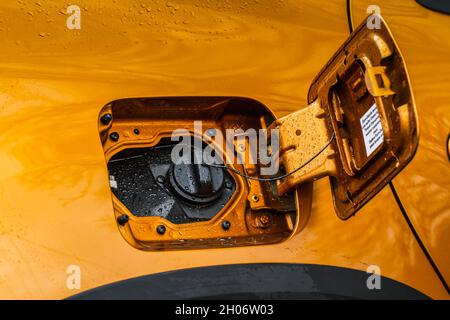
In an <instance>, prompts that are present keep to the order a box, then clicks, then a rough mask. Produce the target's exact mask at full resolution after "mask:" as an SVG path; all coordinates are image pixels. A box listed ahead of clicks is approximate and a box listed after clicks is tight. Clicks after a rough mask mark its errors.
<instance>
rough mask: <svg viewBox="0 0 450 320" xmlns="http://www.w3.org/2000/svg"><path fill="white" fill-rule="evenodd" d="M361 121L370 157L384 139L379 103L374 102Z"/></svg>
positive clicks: (367, 152)
mask: <svg viewBox="0 0 450 320" xmlns="http://www.w3.org/2000/svg"><path fill="white" fill-rule="evenodd" d="M359 121H360V122H361V128H362V133H363V137H364V144H365V146H366V154H367V157H370V155H371V154H372V153H373V152H374V151H375V150H376V149H377V148H378V147H379V146H380V145H381V144H382V143H383V140H384V134H383V127H382V126H381V119H380V115H379V114H378V109H377V105H376V104H375V103H374V104H373V105H372V106H371V107H370V109H369V110H368V111H367V112H366V113H365V114H364V115H363V116H362V117H361V119H359Z"/></svg>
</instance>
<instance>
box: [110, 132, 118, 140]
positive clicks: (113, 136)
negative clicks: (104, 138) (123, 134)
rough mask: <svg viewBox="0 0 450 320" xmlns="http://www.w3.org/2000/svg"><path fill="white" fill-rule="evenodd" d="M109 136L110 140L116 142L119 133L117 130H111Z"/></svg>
mask: <svg viewBox="0 0 450 320" xmlns="http://www.w3.org/2000/svg"><path fill="white" fill-rule="evenodd" d="M109 138H110V139H111V140H112V141H114V142H117V141H119V134H118V133H117V132H113V133H111V134H110V135H109Z"/></svg>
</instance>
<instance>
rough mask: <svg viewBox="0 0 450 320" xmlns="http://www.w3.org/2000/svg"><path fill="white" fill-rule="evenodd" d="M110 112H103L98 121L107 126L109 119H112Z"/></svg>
mask: <svg viewBox="0 0 450 320" xmlns="http://www.w3.org/2000/svg"><path fill="white" fill-rule="evenodd" d="M112 118H113V117H112V114H111V113H105V114H104V115H103V116H102V117H101V118H100V121H101V122H102V123H103V124H104V125H105V126H107V125H108V124H109V123H110V122H111V120H112Z"/></svg>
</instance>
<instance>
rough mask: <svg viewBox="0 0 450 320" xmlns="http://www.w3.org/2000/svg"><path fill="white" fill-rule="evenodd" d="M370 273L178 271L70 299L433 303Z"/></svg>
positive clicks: (274, 266) (274, 268) (257, 268)
mask: <svg viewBox="0 0 450 320" xmlns="http://www.w3.org/2000/svg"><path fill="white" fill-rule="evenodd" d="M368 277H369V275H368V274H367V273H366V272H364V271H359V270H353V269H347V268H340V267H334V266H323V265H312V264H281V263H280V264H278V263H264V264H236V265H221V266H208V267H201V268H193V269H183V270H175V271H169V272H164V273H158V274H152V275H147V276H142V277H138V278H133V279H128V280H123V281H119V282H115V283H112V284H109V285H105V286H101V287H98V288H95V289H92V290H89V291H86V292H83V293H80V294H77V295H75V296H73V297H71V298H69V299H77V300H97V299H100V300H109V299H113V300H116V299H139V300H141V299H157V300H160V299H170V300H173V299H428V297H427V296H426V295H424V294H422V293H420V292H419V291H417V290H415V289H413V288H411V287H409V286H407V285H404V284H402V283H400V282H397V281H394V280H391V279H389V278H386V277H382V278H381V289H380V290H376V289H374V290H369V289H368V288H367V284H366V283H367V278H368Z"/></svg>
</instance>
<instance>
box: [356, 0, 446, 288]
mask: <svg viewBox="0 0 450 320" xmlns="http://www.w3.org/2000/svg"><path fill="white" fill-rule="evenodd" d="M370 4H373V1H363V0H357V1H353V2H352V7H353V17H354V19H355V24H357V23H359V22H360V21H362V19H364V16H365V15H366V14H367V13H366V9H367V7H368V6H369V5H370ZM377 4H378V6H379V7H380V9H381V14H382V15H383V17H384V18H385V19H386V21H387V22H388V23H389V26H390V28H391V30H392V32H393V33H394V34H395V38H396V41H397V43H398V45H399V47H400V48H401V50H402V53H403V56H404V59H405V62H406V64H407V66H408V71H409V75H410V77H411V83H412V87H413V91H414V97H415V100H416V107H417V111H418V114H419V124H420V140H419V148H418V150H417V154H416V156H415V158H414V159H413V160H412V162H411V163H410V164H409V166H408V167H406V168H405V170H404V171H403V172H401V173H400V174H399V175H398V176H397V178H395V179H394V185H395V187H396V190H397V193H398V194H399V197H400V199H401V201H402V204H403V205H404V207H405V210H406V212H408V215H409V216H410V218H411V221H412V223H413V224H414V227H415V228H416V230H417V232H418V234H419V236H420V238H421V239H422V241H423V242H424V244H425V246H426V247H427V249H428V251H429V252H430V254H431V256H432V258H433V260H434V261H435V263H436V264H437V266H438V268H439V270H440V271H441V273H442V274H443V276H444V277H445V279H446V281H447V283H450V160H449V158H448V155H447V138H448V135H449V134H450V59H449V57H450V16H449V15H445V14H442V13H437V12H433V11H431V10H427V9H425V8H423V7H421V6H420V5H418V4H417V3H416V2H415V1H385V0H382V1H377Z"/></svg>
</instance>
